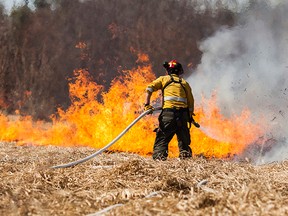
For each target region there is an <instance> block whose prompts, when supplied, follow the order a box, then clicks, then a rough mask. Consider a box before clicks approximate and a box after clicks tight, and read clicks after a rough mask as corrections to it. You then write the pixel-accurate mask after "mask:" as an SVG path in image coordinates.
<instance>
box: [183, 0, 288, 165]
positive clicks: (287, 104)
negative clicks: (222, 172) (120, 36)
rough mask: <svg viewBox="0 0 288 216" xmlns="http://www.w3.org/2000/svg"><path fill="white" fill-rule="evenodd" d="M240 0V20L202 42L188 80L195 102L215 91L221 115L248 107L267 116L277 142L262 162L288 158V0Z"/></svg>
mask: <svg viewBox="0 0 288 216" xmlns="http://www.w3.org/2000/svg"><path fill="white" fill-rule="evenodd" d="M212 2H213V1H212ZM223 2H225V1H223ZM227 2H231V1H227ZM232 2H234V4H235V2H237V1H232ZM241 2H242V4H240V3H239V4H236V5H238V7H237V11H240V12H238V13H237V14H238V15H239V16H238V20H237V24H236V25H235V26H234V27H232V28H228V27H223V28H222V29H219V31H217V32H216V34H215V35H213V36H212V37H210V38H208V39H206V40H205V41H203V42H201V43H200V44H199V47H200V49H201V51H202V52H203V56H202V60H201V64H200V65H198V67H197V69H196V71H195V72H194V73H192V75H191V76H190V77H189V78H188V82H190V83H191V85H192V88H193V92H194V96H195V100H196V104H197V102H199V101H201V95H204V96H205V97H208V98H209V97H210V96H211V95H212V93H213V92H214V91H215V90H216V91H217V103H218V105H219V107H221V112H222V114H223V115H225V116H227V117H229V116H230V115H232V114H240V112H241V111H242V110H243V109H244V108H248V109H249V110H251V113H252V116H253V119H254V120H257V119H258V120H261V121H262V120H265V122H266V123H267V125H263V127H266V126H267V127H268V128H269V130H268V131H267V134H266V136H267V137H268V138H269V139H273V140H276V141H277V142H276V143H274V144H273V145H272V149H269V151H267V153H266V154H264V155H262V156H261V162H264V163H265V162H270V161H277V160H284V159H287V158H288V140H287V139H286V138H287V137H288V136H287V135H288V127H286V125H287V123H286V122H287V117H288V76H287V75H288V22H287V20H288V2H287V1H284V0H283V1H280V0H278V1H277V0H274V1H272V0H270V1H254V3H253V4H252V3H250V1H241Z"/></svg>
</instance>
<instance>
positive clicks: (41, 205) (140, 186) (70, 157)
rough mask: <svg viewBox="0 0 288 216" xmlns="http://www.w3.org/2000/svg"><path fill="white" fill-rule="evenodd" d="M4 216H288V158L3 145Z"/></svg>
mask: <svg viewBox="0 0 288 216" xmlns="http://www.w3.org/2000/svg"><path fill="white" fill-rule="evenodd" d="M0 148H1V149H0V161H1V166H0V169H1V170H0V173H1V174H0V175H1V182H0V215H6V216H9V215H13V216H14V215H41V216H45V215H69V216H72V215H90V216H92V215H288V161H283V162H278V163H276V162H275V163H270V164H266V165H261V166H255V165H252V164H250V163H248V162H247V161H243V162H232V161H225V160H219V159H210V160H207V159H204V158H193V159H189V160H182V161H180V160H178V159H176V158H170V159H169V160H167V161H164V162H155V161H153V160H152V159H151V158H150V157H142V156H139V155H135V154H129V153H109V154H108V153H103V154H101V155H99V156H97V157H96V158H94V159H92V160H90V161H88V162H85V163H83V164H80V165H77V166H75V167H72V168H65V169H52V168H50V167H51V166H53V165H58V164H63V163H67V162H71V161H74V160H78V159H80V158H83V157H85V156H87V155H90V154H92V153H93V152H95V149H90V148H61V147H54V146H43V147H39V146H38V147H35V146H17V145H16V144H15V143H5V142H1V143H0Z"/></svg>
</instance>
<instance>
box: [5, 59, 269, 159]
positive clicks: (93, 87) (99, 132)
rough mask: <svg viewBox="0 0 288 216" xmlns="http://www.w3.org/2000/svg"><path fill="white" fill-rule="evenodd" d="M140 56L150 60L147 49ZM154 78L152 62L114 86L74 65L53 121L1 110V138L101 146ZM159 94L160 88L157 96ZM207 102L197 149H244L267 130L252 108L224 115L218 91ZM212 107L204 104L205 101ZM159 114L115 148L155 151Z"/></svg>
mask: <svg viewBox="0 0 288 216" xmlns="http://www.w3.org/2000/svg"><path fill="white" fill-rule="evenodd" d="M138 57H139V59H144V60H145V61H146V60H148V57H146V56H145V55H139V56H138ZM153 79H155V75H154V74H153V73H152V69H151V65H148V66H142V67H140V66H139V67H138V68H135V69H133V70H129V71H123V75H122V76H121V77H118V78H116V79H114V80H113V82H112V84H111V87H110V89H109V91H107V92H104V91H103V87H102V86H100V85H98V84H96V83H95V82H93V80H92V78H91V76H90V75H89V72H88V71H86V70H83V69H80V70H75V71H74V78H73V79H71V80H70V84H69V89H70V98H71V106H70V107H69V108H68V109H67V110H62V109H58V112H57V114H55V115H53V116H52V117H51V120H52V122H50V123H47V122H41V121H39V122H33V121H32V119H31V117H29V116H28V117H21V116H19V115H15V116H8V117H7V116H5V115H3V114H1V115H0V134H1V140H2V141H18V143H19V144H33V145H58V146H89V147H93V148H101V147H104V146H105V145H106V144H108V143H110V142H111V141H112V140H113V139H114V138H115V137H116V136H118V135H119V134H120V133H121V132H122V131H123V130H124V129H125V128H126V127H127V126H128V125H129V124H130V123H131V122H132V121H133V120H134V119H135V118H136V117H138V116H139V114H140V113H141V112H142V111H143V101H144V90H145V88H146V86H147V84H148V83H149V82H151V81H152V80H153ZM154 97H155V98H154V101H155V100H156V99H157V98H156V97H157V94H155V96H154ZM202 103H203V104H202V107H199V108H196V112H195V113H196V120H198V121H199V123H200V124H201V128H200V129H201V130H199V129H196V128H193V127H192V129H191V139H192V143H191V147H192V150H193V153H194V154H196V155H198V154H203V155H204V156H207V157H219V158H223V157H226V156H228V155H230V154H240V153H241V152H242V151H243V150H244V149H245V148H246V147H247V146H248V145H249V144H251V143H253V142H255V141H256V140H257V138H258V137H259V136H261V135H262V134H263V133H264V132H265V131H263V129H261V127H260V126H259V125H260V124H258V123H253V122H251V120H249V119H250V118H251V116H250V115H251V114H250V113H249V110H243V112H242V113H241V115H239V116H232V117H231V118H224V117H223V116H222V115H221V114H220V109H219V108H218V107H217V105H216V99H215V97H214V98H212V99H211V100H208V99H205V98H203V100H202ZM204 105H205V106H206V107H207V109H205V111H204V109H203V106H204ZM157 116H158V114H153V115H149V116H146V117H145V118H144V119H142V120H140V121H139V122H138V123H137V124H136V125H135V126H134V127H132V128H131V129H130V130H129V132H128V133H126V134H125V136H124V137H123V138H122V139H120V140H119V141H118V142H117V143H115V144H114V145H113V146H111V147H110V150H111V151H125V152H134V153H138V154H141V155H150V154H151V152H152V149H153V143H154V139H155V134H154V133H153V129H154V128H155V127H157ZM169 151H170V152H169V154H170V155H169V156H171V157H175V156H177V155H178V149H177V141H176V138H175V137H174V139H173V140H172V142H171V144H170V146H169Z"/></svg>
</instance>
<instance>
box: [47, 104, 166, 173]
mask: <svg viewBox="0 0 288 216" xmlns="http://www.w3.org/2000/svg"><path fill="white" fill-rule="evenodd" d="M161 109H162V108H161V107H156V108H154V109H153V110H152V109H150V110H147V111H145V112H143V113H142V114H141V115H140V116H138V117H137V118H136V119H135V120H134V121H133V122H132V123H131V124H130V125H128V127H127V128H125V129H124V130H123V131H122V132H121V133H120V134H119V135H118V136H117V137H116V138H115V139H114V140H112V141H111V142H110V143H109V144H107V145H106V146H104V147H103V148H101V149H99V150H98V151H97V152H95V153H93V154H91V155H89V156H87V157H85V158H83V159H79V160H77V161H73V162H71V163H67V164H61V165H56V166H52V167H51V168H53V169H55V168H67V167H71V166H75V165H77V164H80V163H83V162H85V161H88V160H90V159H91V158H93V157H95V156H97V155H99V154H101V153H102V152H103V151H105V150H106V149H108V148H109V147H110V146H112V145H113V144H114V143H115V142H116V141H118V140H119V139H120V138H121V137H122V136H123V135H124V134H125V133H127V132H128V130H129V129H130V128H131V127H132V126H133V125H134V124H136V123H137V122H138V121H139V120H140V119H141V118H143V117H144V116H146V115H147V114H151V113H152V112H153V111H156V110H161Z"/></svg>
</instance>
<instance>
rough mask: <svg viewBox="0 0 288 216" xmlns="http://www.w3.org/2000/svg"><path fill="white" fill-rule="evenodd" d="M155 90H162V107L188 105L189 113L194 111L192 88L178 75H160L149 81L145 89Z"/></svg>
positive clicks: (183, 106)
mask: <svg viewBox="0 0 288 216" xmlns="http://www.w3.org/2000/svg"><path fill="white" fill-rule="evenodd" d="M173 80H174V81H173ZM163 88H164V89H163ZM157 90H162V96H163V109H164V108H174V107H175V108H187V107H188V108H189V111H190V113H193V112H194V97H193V94H192V89H191V87H190V85H189V83H188V82H187V81H186V80H184V79H183V78H180V77H179V76H178V75H176V74H171V75H166V76H160V77H159V78H157V79H156V80H154V81H153V82H152V83H150V84H149V85H148V87H147V89H146V91H148V92H151V93H152V92H154V91H157ZM163 91H164V92H163Z"/></svg>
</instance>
